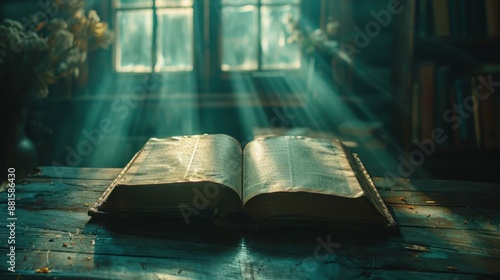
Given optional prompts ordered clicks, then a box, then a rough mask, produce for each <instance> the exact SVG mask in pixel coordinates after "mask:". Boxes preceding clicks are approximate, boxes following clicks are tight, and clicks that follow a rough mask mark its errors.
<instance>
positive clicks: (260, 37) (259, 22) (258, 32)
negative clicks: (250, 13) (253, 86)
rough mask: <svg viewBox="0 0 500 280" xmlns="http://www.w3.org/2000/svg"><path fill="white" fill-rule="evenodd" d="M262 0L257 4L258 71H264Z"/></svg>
mask: <svg viewBox="0 0 500 280" xmlns="http://www.w3.org/2000/svg"><path fill="white" fill-rule="evenodd" d="M261 10H262V0H259V1H258V2H257V25H258V27H259V28H257V38H258V43H259V45H258V48H257V70H259V71H260V70H262V18H261V17H262V14H261Z"/></svg>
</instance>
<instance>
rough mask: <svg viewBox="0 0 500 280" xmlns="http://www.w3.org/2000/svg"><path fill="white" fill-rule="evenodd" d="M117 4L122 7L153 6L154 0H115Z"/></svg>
mask: <svg viewBox="0 0 500 280" xmlns="http://www.w3.org/2000/svg"><path fill="white" fill-rule="evenodd" d="M115 5H116V6H117V7H120V8H129V7H134V8H137V7H152V6H153V0H115Z"/></svg>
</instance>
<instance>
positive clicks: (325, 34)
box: [287, 17, 340, 53]
mask: <svg viewBox="0 0 500 280" xmlns="http://www.w3.org/2000/svg"><path fill="white" fill-rule="evenodd" d="M339 26H340V24H339V22H338V21H334V20H333V19H329V21H328V22H327V24H326V30H325V31H323V30H322V29H316V30H311V28H308V27H302V26H301V24H300V22H299V21H298V20H294V19H293V18H292V17H290V18H289V20H288V28H289V30H290V31H291V33H292V35H291V36H290V37H288V39H287V42H288V43H289V44H292V43H296V44H298V45H299V46H300V48H301V49H302V50H303V51H304V52H305V53H312V52H315V51H318V52H324V51H325V50H326V49H328V41H329V40H331V38H334V37H335V36H337V33H338V29H339Z"/></svg>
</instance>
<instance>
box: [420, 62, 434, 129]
mask: <svg viewBox="0 0 500 280" xmlns="http://www.w3.org/2000/svg"><path fill="white" fill-rule="evenodd" d="M434 67H435V66H434V63H432V62H427V63H424V64H423V65H421V66H420V75H419V76H420V88H421V102H420V103H421V106H420V116H421V130H420V132H421V135H420V138H421V139H428V138H431V137H432V130H433V129H434V87H435V86H434Z"/></svg>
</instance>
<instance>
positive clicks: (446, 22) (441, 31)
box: [432, 0, 451, 37]
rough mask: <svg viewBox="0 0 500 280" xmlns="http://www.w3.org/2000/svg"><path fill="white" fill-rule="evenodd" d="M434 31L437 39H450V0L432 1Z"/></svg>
mask: <svg viewBox="0 0 500 280" xmlns="http://www.w3.org/2000/svg"><path fill="white" fill-rule="evenodd" d="M432 9H433V17H434V31H435V34H436V36H437V37H449V36H450V35H451V31H450V15H449V7H448V0H433V1H432Z"/></svg>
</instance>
